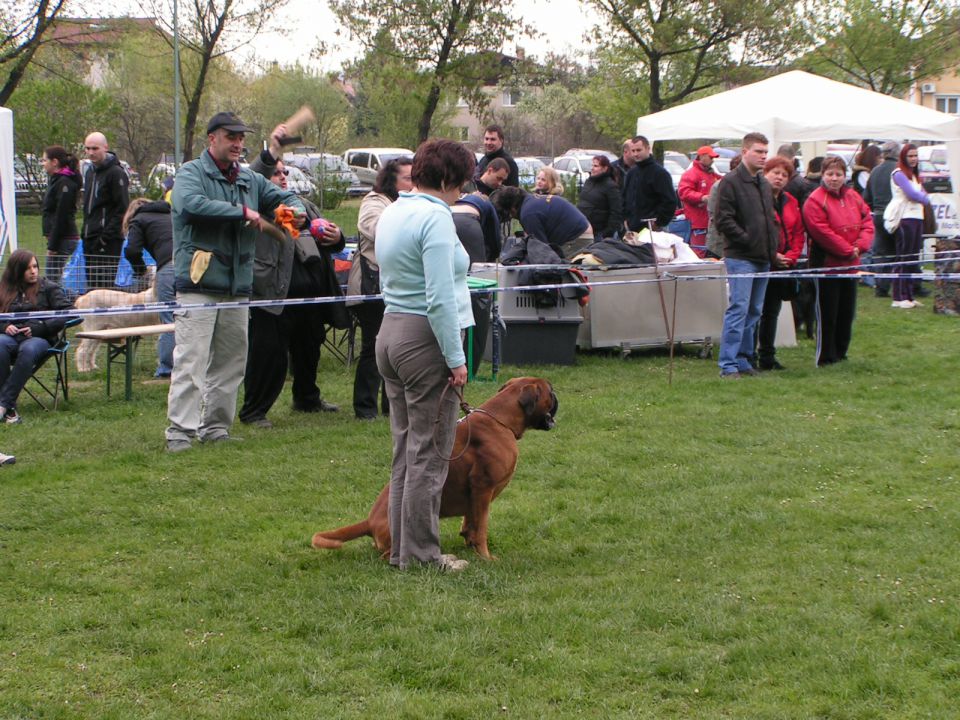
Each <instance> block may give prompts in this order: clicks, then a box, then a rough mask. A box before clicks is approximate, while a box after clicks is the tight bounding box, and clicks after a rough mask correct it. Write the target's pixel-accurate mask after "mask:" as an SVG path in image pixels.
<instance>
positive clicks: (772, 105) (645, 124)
mask: <svg viewBox="0 0 960 720" xmlns="http://www.w3.org/2000/svg"><path fill="white" fill-rule="evenodd" d="M749 132H761V133H763V134H764V135H766V136H767V138H768V139H769V140H770V146H771V148H774V149H775V148H776V147H777V146H778V145H779V144H780V143H784V142H801V141H806V140H839V139H844V138H877V139H881V138H882V139H891V140H899V141H903V140H905V139H909V140H935V141H938V142H943V143H945V144H946V146H947V158H948V161H949V164H950V169H951V173H952V175H953V178H954V182H953V198H954V203H955V207H957V208H960V117H957V116H955V115H948V114H946V113H941V112H937V111H936V110H931V109H930V108H925V107H922V106H920V105H914V104H912V103H908V102H906V101H905V100H898V99H897V98H894V97H890V96H889V95H883V94H881V93H876V92H873V91H871V90H865V89H863V88H859V87H856V86H854V85H847V84H845V83H841V82H837V81H836V80H828V79H827V78H823V77H820V76H818V75H812V74H810V73H806V72H803V71H801V70H791V71H790V72H785V73H781V74H780V75H775V76H774V77H771V78H768V79H766V80H761V81H759V82H755V83H752V84H750V85H744V86H742V87H738V88H734V89H733V90H728V91H726V92H721V93H717V94H716V95H710V96H709V97H705V98H702V99H700V100H693V101H692V102H689V103H686V104H685V105H678V106H677V107H673V108H670V109H668V110H663V111H662V112H658V113H654V114H652V115H646V116H644V117H641V118H638V119H637V134H638V135H643V136H645V137H647V138H649V139H650V140H651V142H655V141H658V140H683V139H688V138H735V137H743V136H744V135H746V134H747V133H749Z"/></svg>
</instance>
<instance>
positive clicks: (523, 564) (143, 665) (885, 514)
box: [0, 224, 960, 720]
mask: <svg viewBox="0 0 960 720" xmlns="http://www.w3.org/2000/svg"><path fill="white" fill-rule="evenodd" d="M23 232H24V231H23V225H22V224H21V238H23ZM21 241H22V240H21ZM651 312H659V310H658V309H657V308H654V309H651ZM958 347H960V325H958V324H957V320H956V319H955V318H948V317H942V316H935V315H933V314H932V313H931V312H930V311H929V307H927V308H926V309H924V310H914V311H909V312H905V311H894V310H891V309H890V308H889V301H887V302H883V301H881V300H878V299H875V298H873V297H872V296H871V295H869V294H868V293H867V291H866V290H864V291H862V294H861V297H860V310H859V316H858V318H857V322H856V326H855V330H854V341H853V346H852V348H851V353H850V360H849V361H848V362H846V363H842V364H840V365H838V366H834V367H830V368H825V369H821V370H817V369H816V368H814V367H813V366H812V365H813V363H812V355H813V348H812V345H811V343H810V342H809V341H806V340H803V341H802V342H801V345H800V347H798V348H794V349H786V350H783V351H781V353H780V359H781V361H782V362H783V363H784V364H785V365H787V366H788V368H789V369H788V370H787V371H786V372H782V373H777V374H767V375H764V376H763V377H760V378H756V379H744V380H741V381H738V382H721V381H719V380H718V378H717V368H716V364H715V362H713V361H706V360H699V359H697V358H696V355H695V353H694V352H693V350H692V349H690V350H685V351H684V352H682V353H681V354H680V356H679V357H678V359H677V361H676V366H675V369H674V380H673V385H672V386H669V385H668V384H667V366H668V359H667V356H666V354H665V353H664V352H662V351H651V352H645V353H637V354H635V355H633V356H631V357H629V358H628V359H626V360H621V359H620V358H619V357H618V356H613V355H603V354H591V355H580V356H578V362H577V365H576V366H574V367H562V368H561V367H523V368H519V367H508V368H506V369H505V370H504V372H503V373H502V374H501V378H500V379H501V380H504V379H506V378H508V377H512V376H515V375H518V374H527V373H531V374H538V375H545V376H547V377H549V378H550V379H551V380H552V382H553V383H554V385H555V388H556V391H557V394H558V396H559V398H560V411H559V414H558V425H557V427H556V428H555V429H554V430H553V431H552V432H549V433H543V432H533V431H531V432H530V433H529V434H528V435H527V436H525V437H524V438H523V440H522V441H521V459H520V466H519V468H518V471H517V475H516V477H515V478H514V481H513V483H512V484H511V486H510V487H509V488H508V489H507V490H506V491H505V492H504V493H503V495H502V496H501V497H500V498H499V500H498V501H497V502H496V503H495V504H494V506H493V512H492V517H491V550H492V552H493V553H494V554H496V555H497V556H498V557H499V560H497V561H496V562H492V563H484V562H481V561H479V560H474V561H473V562H471V565H470V567H469V568H468V569H467V570H466V571H465V572H464V573H462V574H459V575H451V576H447V575H439V574H437V573H435V572H432V571H426V570H424V571H411V572H406V573H399V572H397V571H392V570H390V569H389V568H388V567H387V566H386V565H385V564H384V563H383V562H381V561H380V560H379V559H378V558H377V555H376V552H375V551H374V550H373V548H372V547H371V545H370V543H369V542H367V541H366V540H360V541H357V542H355V543H352V544H350V545H347V546H346V547H345V548H344V549H343V550H341V551H337V552H318V551H314V550H313V549H311V548H310V546H309V540H310V536H311V535H312V533H313V532H315V531H316V530H320V529H325V528H332V527H336V526H338V525H341V524H345V523H347V522H353V521H355V520H358V519H360V518H361V517H363V516H364V515H365V514H366V512H367V510H368V508H369V506H370V504H371V503H372V501H373V499H374V497H375V496H376V494H377V492H378V491H379V489H380V487H381V486H382V484H383V483H384V482H385V481H386V479H387V473H388V464H389V452H390V433H389V427H388V424H387V422H386V421H385V420H378V421H377V422H374V423H358V422H356V421H354V420H353V419H352V413H350V412H349V405H350V395H351V383H352V374H351V372H350V371H348V370H347V369H346V368H345V367H344V366H343V365H342V364H339V363H337V362H335V361H334V360H333V359H332V358H331V356H330V355H329V353H327V354H326V355H325V357H324V360H323V362H322V367H321V372H320V384H321V387H322V388H323V390H324V394H325V397H326V398H327V399H329V400H332V401H334V402H337V403H340V404H341V405H342V406H344V408H345V411H344V412H341V413H339V414H337V415H330V414H321V415H299V414H295V413H293V412H292V411H291V410H290V409H289V404H290V396H289V389H287V390H286V391H285V392H284V395H283V396H282V398H281V400H280V401H279V402H278V404H277V406H276V408H275V409H274V411H273V412H272V413H271V417H272V419H273V420H274V422H275V423H276V427H275V428H274V429H273V430H259V431H257V430H252V429H248V428H246V427H242V426H238V427H237V428H236V432H237V434H238V435H241V436H243V437H244V438H245V442H243V443H237V444H234V445H231V446H230V447H222V446H214V447H199V448H196V449H195V450H192V451H190V452H188V453H183V454H180V455H175V456H170V455H167V454H165V453H164V452H163V428H164V425H165V418H164V414H165V396H166V386H165V385H163V384H159V383H156V382H155V381H152V380H151V379H150V377H149V376H150V372H151V370H152V368H153V358H152V357H151V355H150V352H149V351H147V350H145V351H144V352H142V353H141V357H140V364H139V367H138V371H137V379H136V386H135V398H134V400H133V401H131V402H124V401H123V400H122V399H120V398H121V397H122V395H120V396H118V395H117V394H115V395H114V397H113V399H110V400H108V399H106V398H105V396H104V387H103V386H104V383H103V373H102V371H100V372H98V373H95V374H93V375H92V376H83V377H78V376H76V375H75V374H74V376H73V378H72V380H71V400H70V402H69V404H67V405H66V406H65V407H62V408H61V409H60V410H58V411H55V412H50V413H44V412H42V411H40V410H38V409H36V408H33V407H30V405H29V400H27V399H26V398H24V400H23V402H22V403H21V410H22V414H23V417H24V422H23V424H22V425H20V426H9V427H6V426H3V427H0V434H2V435H3V437H2V438H0V450H2V451H3V452H6V453H15V454H16V455H17V458H18V462H17V464H16V465H15V466H10V467H4V468H2V469H0V719H3V720H6V719H8V718H118V719H120V718H291V719H293V718H321V717H323V718H327V717H329V718H368V717H378V716H380V717H390V718H464V719H472V718H491V717H513V718H524V719H526V718H572V717H589V718H770V719H771V720H772V719H780V718H798V719H799V718H838V719H839V718H862V719H864V720H866V719H872V718H898V719H900V718H950V717H957V716H958V711H957V710H956V705H957V703H956V698H957V696H958V695H960V612H958V609H960V608H958V599H960V580H958V578H960V554H958V552H957V543H958V539H960V538H958V534H960V530H958V528H960V523H958V520H960V517H958V516H960V497H958V492H957V489H958V488H957V478H958V470H960V463H958V451H957V431H958V427H960V410H958V402H957V398H958V396H960V392H958V391H960V373H958V372H957V361H956V357H957V349H958ZM102 364H103V361H102V355H101V365H102ZM496 387H497V385H496V384H494V383H490V382H485V383H484V382H478V383H473V384H471V385H470V386H469V387H468V392H467V399H468V400H469V401H471V402H473V403H479V402H480V401H482V400H483V399H484V398H486V397H487V396H489V395H490V394H492V393H493V392H494V391H495V389H496ZM442 528H443V545H444V551H445V552H460V551H461V550H462V542H461V541H460V538H459V537H458V535H457V532H458V530H459V525H458V523H457V522H456V521H454V520H447V521H444V522H443V524H442ZM950 698H954V699H953V700H951V699H950ZM951 708H952V709H951Z"/></svg>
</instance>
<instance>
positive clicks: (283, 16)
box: [85, 0, 595, 71]
mask: <svg viewBox="0 0 960 720" xmlns="http://www.w3.org/2000/svg"><path fill="white" fill-rule="evenodd" d="M181 2H184V0H181ZM514 7H515V8H516V14H517V15H519V16H520V17H521V18H522V19H523V20H524V21H525V22H526V24H528V25H533V26H535V27H537V28H538V29H539V30H540V31H541V32H542V33H543V35H542V36H541V37H539V38H537V39H530V38H522V39H519V40H518V43H517V44H519V45H520V46H521V47H523V48H524V50H525V51H526V53H527V56H528V57H541V58H542V57H543V56H544V55H545V54H546V53H547V52H556V53H570V52H575V51H578V50H584V49H585V48H586V45H585V44H584V43H585V41H584V40H583V36H584V35H585V34H586V33H587V31H589V29H590V27H591V26H592V24H593V22H592V18H594V17H595V15H593V13H592V11H590V10H588V9H586V8H585V7H584V5H583V3H581V2H579V1H578V0H514ZM85 10H86V12H89V13H90V14H91V15H96V14H97V13H99V14H101V15H122V14H129V15H133V16H139V17H142V16H144V15H145V14H148V13H147V12H145V6H144V5H143V4H142V3H140V2H138V1H137V0H88V2H87V4H86V5H85ZM278 20H279V23H277V24H282V25H283V26H284V27H286V28H287V34H286V36H283V35H280V34H279V33H276V32H267V33H264V34H262V35H261V36H260V37H258V38H257V39H256V41H255V42H254V44H253V52H255V53H256V55H257V57H258V59H260V60H266V61H274V60H275V61H278V62H280V63H283V64H290V63H293V62H295V61H297V60H300V61H301V62H302V63H306V62H307V61H309V58H310V53H311V51H312V50H313V49H314V48H315V47H316V46H317V40H318V39H323V40H324V41H325V42H326V43H327V45H328V47H329V48H330V52H329V53H328V54H327V56H325V57H324V58H323V59H322V60H321V61H320V63H319V66H318V65H317V63H316V62H311V63H310V64H311V65H312V66H315V67H316V66H318V67H319V68H320V69H321V70H325V71H329V70H338V69H340V67H342V65H343V61H344V60H345V59H350V58H352V57H354V56H356V55H359V54H360V53H361V52H362V50H361V48H360V47H359V46H358V45H357V44H356V43H351V42H350V40H349V39H348V38H347V37H346V35H345V34H342V35H340V36H339V37H338V36H337V34H336V30H337V25H336V22H335V21H334V18H333V14H332V13H331V12H330V9H329V7H328V6H327V4H326V2H324V1H323V0H320V1H319V2H318V0H288V3H287V7H286V8H285V9H284V10H283V11H281V12H280V13H278ZM337 45H339V46H340V47H337ZM491 49H493V50H501V49H502V50H504V51H505V52H507V53H509V54H513V52H514V49H515V48H514V47H506V48H491ZM244 59H246V58H240V59H239V60H241V62H242V61H243V60H244ZM235 60H237V58H235Z"/></svg>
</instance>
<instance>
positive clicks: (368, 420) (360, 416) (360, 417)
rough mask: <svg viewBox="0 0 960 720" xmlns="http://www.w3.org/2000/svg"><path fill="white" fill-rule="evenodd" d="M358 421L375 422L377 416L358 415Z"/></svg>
mask: <svg viewBox="0 0 960 720" xmlns="http://www.w3.org/2000/svg"><path fill="white" fill-rule="evenodd" d="M355 417H356V418H357V420H363V421H365V422H373V421H374V420H376V419H377V416H376V415H356V416H355Z"/></svg>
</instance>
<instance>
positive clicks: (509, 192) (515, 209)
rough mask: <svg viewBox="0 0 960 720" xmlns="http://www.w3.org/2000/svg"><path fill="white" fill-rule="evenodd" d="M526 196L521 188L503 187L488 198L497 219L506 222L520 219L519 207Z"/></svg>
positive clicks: (525, 192)
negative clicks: (511, 219)
mask: <svg viewBox="0 0 960 720" xmlns="http://www.w3.org/2000/svg"><path fill="white" fill-rule="evenodd" d="M527 195H528V193H527V191H526V190H524V189H523V188H518V187H503V188H500V189H499V190H497V192H495V193H494V194H493V195H492V196H491V197H490V202H492V203H493V207H494V208H495V209H496V211H497V217H499V218H500V219H501V220H503V221H506V220H509V219H510V218H514V217H520V206H521V205H523V201H524V200H525V199H526V197H527Z"/></svg>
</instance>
